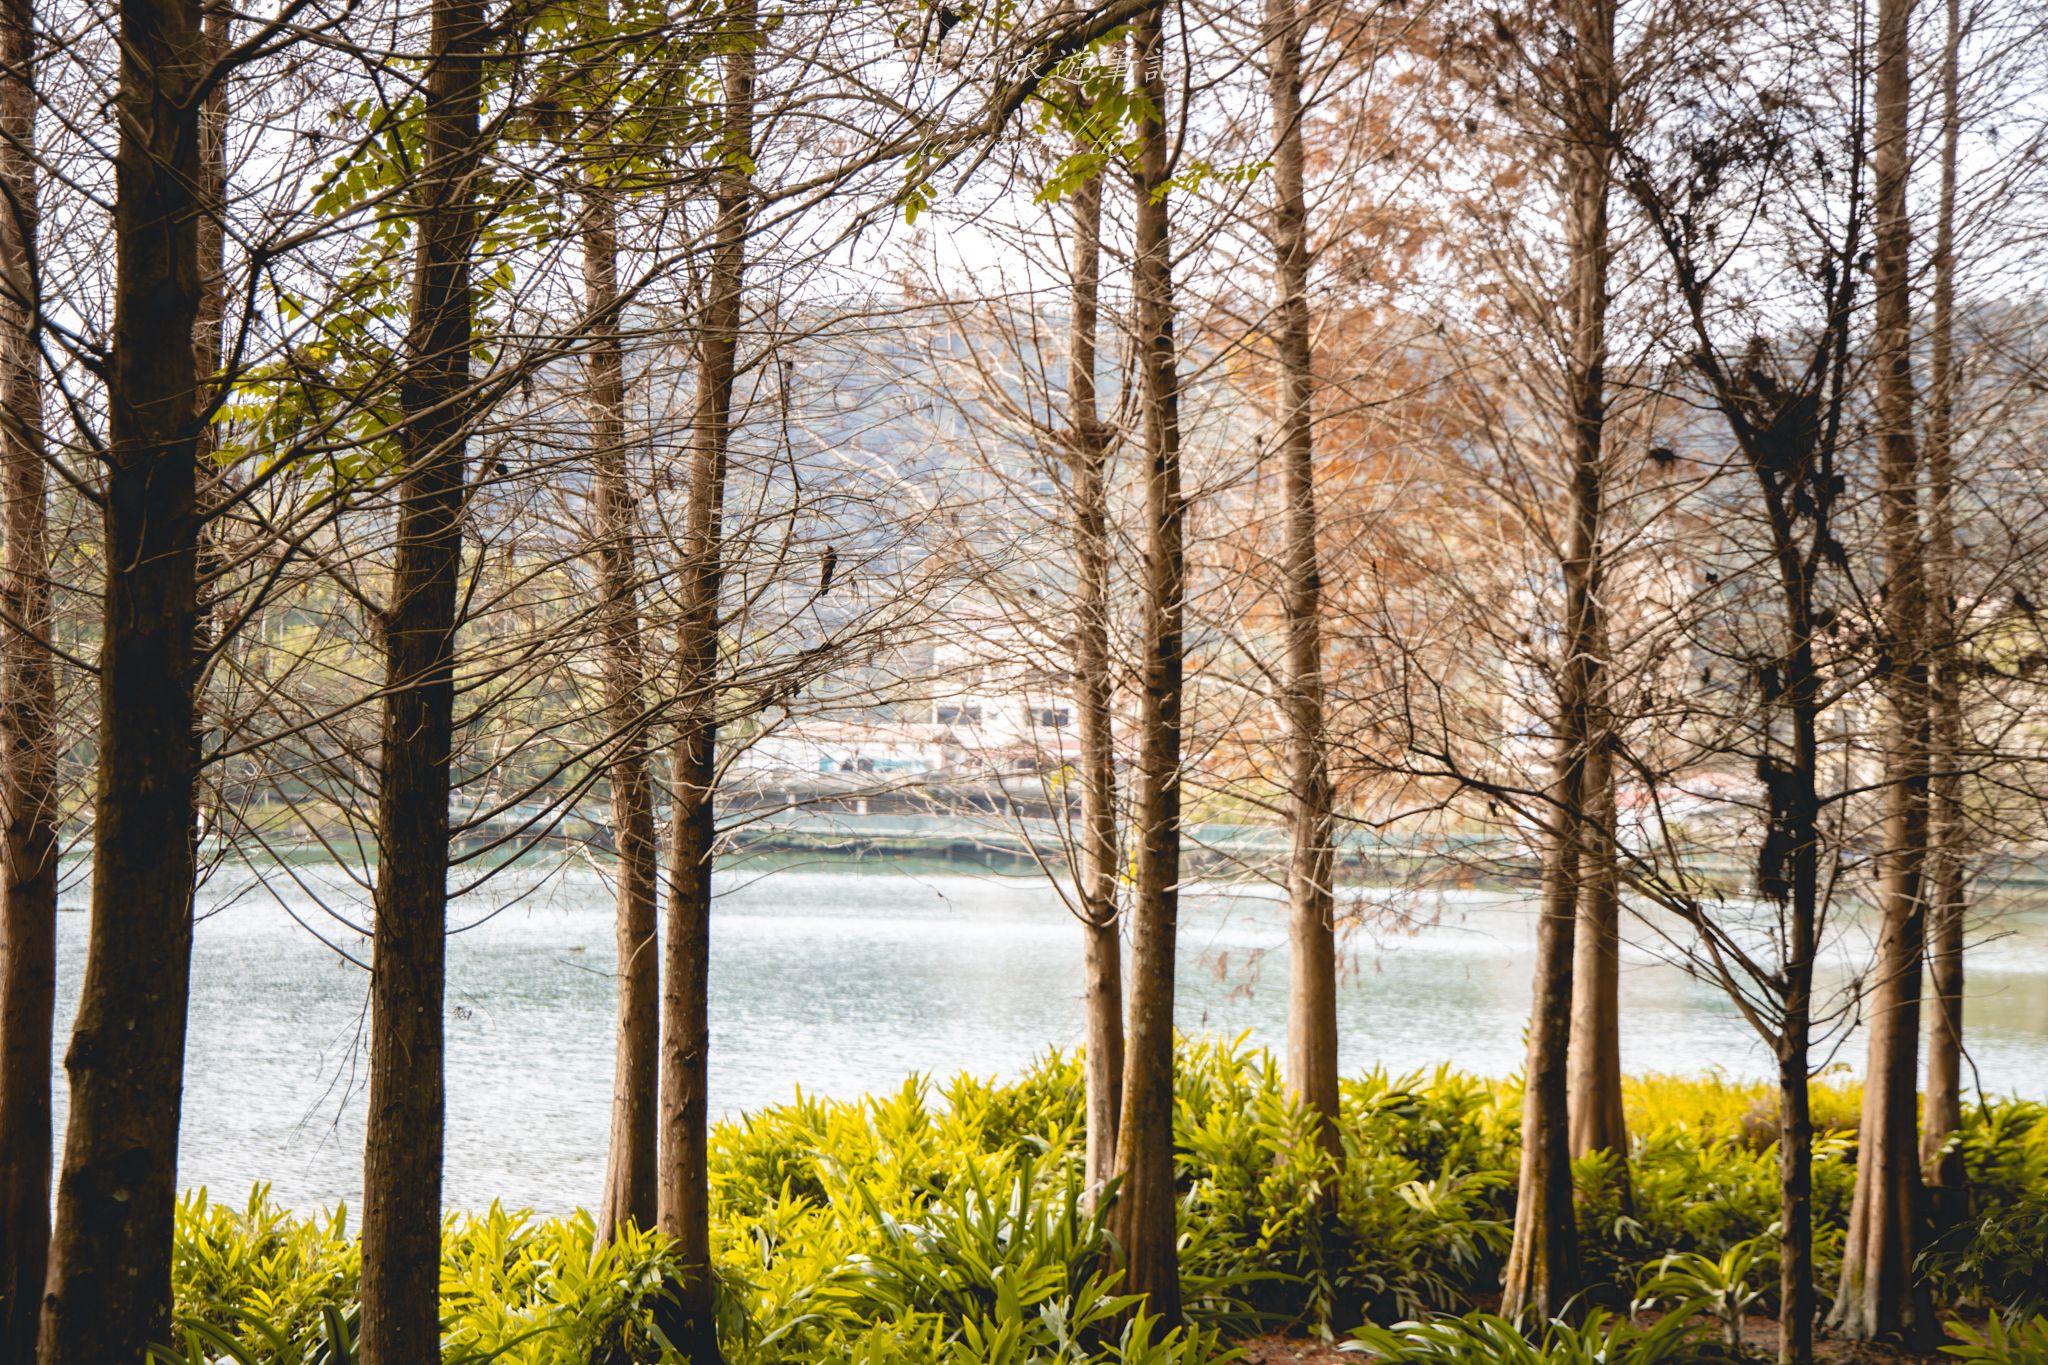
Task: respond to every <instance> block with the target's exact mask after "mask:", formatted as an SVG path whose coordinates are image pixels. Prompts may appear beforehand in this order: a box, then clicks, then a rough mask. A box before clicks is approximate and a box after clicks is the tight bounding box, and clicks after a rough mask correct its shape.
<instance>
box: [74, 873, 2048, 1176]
mask: <svg viewBox="0 0 2048 1365" xmlns="http://www.w3.org/2000/svg"><path fill="white" fill-rule="evenodd" d="M720 889H721V892H722V894H721V896H720V899H719V902H718V907H717V911H716V915H715V919H714V924H713V944H714V948H713V964H712V980H711V1011H712V1031H713V1041H712V1061H711V1101H712V1108H713V1111H714V1112H723V1113H725V1114H736V1113H738V1112H740V1111H743V1110H747V1109H751V1108H756V1107H759V1106H761V1105H766V1104H773V1103H776V1102H778V1101H782V1100H786V1099H788V1098H789V1097H790V1096H791V1095H792V1094H793V1093H795V1091H796V1090H797V1089H799V1088H801V1089H802V1090H804V1091H805V1092H807V1093H814V1094H823V1095H830V1096H837V1097H851V1096H856V1095H859V1094H861V1093H863V1092H868V1091H875V1090H881V1089H889V1088H894V1087H896V1086H898V1085H900V1084H901V1083H902V1081H903V1079H904V1077H905V1076H906V1075H907V1074H908V1073H911V1072H914V1071H916V1072H925V1073H932V1074H936V1075H938V1076H941V1077H944V1076H948V1075H951V1074H952V1073H954V1072H957V1071H963V1070H965V1071H973V1072H976V1073H980V1074H983V1075H991V1074H992V1075H997V1076H1006V1075H1011V1074H1014V1073H1015V1072H1016V1071H1017V1070H1018V1069H1020V1068H1021V1067H1023V1066H1025V1065H1026V1064H1028V1063H1029V1061H1030V1060H1031V1059H1032V1058H1033V1057H1034V1056H1035V1055H1037V1054H1038V1053H1040V1052H1042V1051H1043V1050H1044V1049H1045V1048H1046V1047H1047V1046H1049V1045H1056V1046H1063V1047H1064V1046H1071V1045H1073V1044H1074V1043H1076V1042H1078V1041H1079V1039H1080V1036H1081V1006H1080V999H1079V989H1078V982H1079V979H1080V977H1079V973H1080V956H1081V955H1080V935H1079V931H1078V930H1077V928H1076V927H1075V925H1074V923H1073V921H1072V920H1071V919H1070V918H1069V917H1068V916H1067V914H1066V912H1065V910H1064V909H1063V908H1062V907H1061V904H1060V902H1059V899H1058V898H1057V896H1056V895H1055V894H1054V893H1053V892H1052V891H1051V890H1050V889H1049V888H1048V887H1047V886H1046V885H1045V884H1044V883H1043V882H1038V881H1032V880H1025V879H1010V878H1000V877H995V876H992V875H987V874H973V873H963V872H959V871H940V872H931V873H923V872H917V871H902V870H896V871H881V870H870V869H868V868H867V867H866V866H864V865H862V866H857V865H843V866H824V867H820V866H816V865H812V866H809V867H805V868H792V869H783V870H779V871H775V872H774V873H773V874H772V875H763V874H761V873H758V872H756V873H740V874H734V875H732V876H730V877H722V878H721V879H720ZM364 899H365V898H364V897H363V895H362V894H361V893H360V892H359V891H358V890H356V889H355V888H353V887H350V886H348V885H347V884H346V883H345V882H343V881H342V880H341V879H340V877H339V874H338V873H336V872H335V871H334V870H332V869H318V868H314V869H306V868H300V869H297V870H296V872H295V876H294V877H293V878H286V877H283V876H281V875H279V874H276V873H269V874H266V875H265V876H263V877H262V878H261V879H260V880H259V879H258V878H256V877H255V876H254V875H253V874H251V873H248V872H246V871H243V872H227V873H223V874H220V875H219V876H217V877H216V878H215V879H214V881H213V882H212V883H211V884H210V885H209V886H208V887H207V889H206V891H205V893H204V894H203V896H202V902H201V904H202V910H203V911H205V912H206V918H205V919H204V921H203V922H202V923H201V925H200V927H199V931H198V943H197V948H196V956H195V961H194V964H193V982H192V990H193V1001H192V1021H191V1034H190V1044H189V1047H190V1051H189V1058H188V1062H187V1071H186V1086H185V1111H184V1137H183V1147H182V1155H181V1169H180V1176H181V1179H182V1182H183V1183H184V1184H187V1185H202V1184H203V1185H206V1186H208V1187H210V1189H211V1190H212V1191H213V1193H214V1194H215V1195H216V1196H217V1197H233V1198H239V1197H240V1196H241V1195H242V1194H243V1193H244V1192H246V1190H247V1189H248V1187H249V1186H250V1184H251V1183H252V1182H254V1181H258V1180H262V1181H268V1182H270V1183H271V1184H272V1185H273V1187H274V1193H275V1195H276V1197H277V1198H278V1199H280V1200H281V1201H283V1202H285V1203H288V1204H292V1205H296V1206H299V1207H310V1206H312V1205H315V1204H324V1203H331V1202H333V1201H335V1200H340V1199H346V1200H349V1201H351V1202H353V1201H354V1200H355V1198H356V1192H357V1189H358V1187H359V1183H360V1160H361V1159H360V1152H361V1137H362V1110H363V1103H362V1101H363V1093H362V1092H363V1084H364V1079H365V1077H364V1073H363V1053H362V1047H361V1044H362V1041H363V1033H364V1030H365V1028H366V1025H367V1018H366V1013H365V1009H366V1007H365V984H366V978H365V975H364V973H363V972H362V971H361V970H360V969H359V968H358V967H356V966H354V965H352V964H350V963H349V962H348V961H346V960H344V958H342V957H341V956H338V955H337V953H336V951H335V950H334V949H333V948H330V947H329V946H325V945H323V944H322V943H321V942H320V941H319V940H318V939H317V938H315V937H314V935H313V934H312V933H311V932H309V931H308V928H307V927H303V926H307V925H310V926H312V927H313V928H317V929H318V930H319V931H320V932H321V933H322V934H324V935H326V936H327V937H328V938H329V939H330V940H331V941H332V942H333V944H334V945H335V946H336V947H338V948H340V949H342V950H344V951H347V952H350V953H354V954H356V955H357V956H359V957H361V958H363V959H365V960H367V956H368V945H367V943H366V942H365V941H364V940H363V939H362V938H361V937H360V935H359V934H358V933H357V932H355V930H354V929H353V928H350V927H347V925H345V924H343V923H340V922H337V920H336V918H334V917H333V916H331V915H330V914H329V913H328V910H327V909H323V908H322V907H323V905H324V906H326V907H328V908H329V909H332V910H333V911H335V912H337V913H339V914H340V915H343V916H346V917H350V918H353V919H354V921H355V922H356V923H361V922H362V916H363V914H364V913H365V912H364V911H363V909H362V905H363V902H364ZM83 903H84V900H83V892H82V891H81V892H73V893H67V895H66V898H65V908H66V909H67V910H75V909H82V908H83ZM1393 908H1396V909H1398V910H1400V911H1402V912H1403V913H1405V914H1407V915H1410V916H1413V917H1418V918H1421V919H1426V920H1432V921H1434V923H1433V924H1432V925H1431V927H1428V928H1425V929H1420V930H1418V931H1415V932H1413V933H1408V932H1402V931H1398V930H1391V931H1390V930H1382V931H1379V932H1373V933H1361V934H1356V935H1354V936H1353V937H1352V939H1351V940H1350V948H1349V952H1348V956H1347V960H1346V966H1347V976H1346V981H1345V983H1344V988H1343V992H1342V995H1341V1009H1342V1027H1343V1031H1344V1032H1343V1060H1344V1065H1345V1067H1346V1068H1347V1069H1348V1070H1363V1069H1365V1068H1368V1067H1372V1066H1375V1065H1381V1066H1386V1067H1390V1068H1393V1069H1396V1070H1404V1069H1410V1068H1418V1067H1428V1066H1433V1065H1435V1064H1437V1063H1439V1062H1445V1061H1448V1062H1451V1063H1453V1064H1455V1065H1457V1066H1460V1067H1464V1068H1467V1069H1470V1070H1473V1071H1478V1072H1483V1073H1488V1074H1504V1073H1507V1072H1511V1071H1513V1070H1515V1069H1516V1068H1517V1067H1518V1066H1519V1065H1520V1061H1521V1042H1520V1039H1521V1031H1522V1026H1523V1022H1524V1017H1525V1015H1526V1013H1527V1009H1528V998H1529V979H1528V976H1529V966H1530V960H1531V956H1532V951H1533V925H1532V919H1531V915H1530V911H1529V906H1528V903H1527V902H1526V901H1524V900H1521V899H1519V898H1513V897H1504V896H1501V895H1498V894H1486V893H1449V894H1445V895H1443V896H1440V897H1439V896H1436V895H1433V894H1432V895H1430V896H1428V897H1426V898H1419V899H1409V900H1403V901H1401V902H1399V903H1398V905H1396V906H1394V907H1393ZM451 918H452V922H453V923H455V924H457V925H459V926H467V927H465V928H464V929H463V932H460V933H458V934H456V935H455V937H454V938H453V939H452V941H451V944H450V952H449V963H448V968H449V1020H448V1034H449V1039H448V1042H449V1046H448V1095H449V1116H448V1157H447V1166H448V1173H447V1190H446V1195H447V1200H448V1202H449V1204H451V1205H454V1206H467V1207H474V1206H481V1205H483V1204H486V1203H488V1202H489V1201H490V1200H493V1199H499V1200H503V1201H504V1202H505V1203H507V1204H508V1205H514V1206H533V1207H537V1208H540V1209H544V1210H548V1211H562V1210H566V1209H568V1208H570V1207H573V1206H575V1205H578V1204H589V1203H591V1202H593V1201H594V1200H595V1199H596V1197H597V1195H598V1191H599V1186H600V1183H601V1179H602V1175H603V1163H604V1144H605V1133H606V1126H607V1119H608V1110H607V1105H608V1102H609V1088H610V1084H611V1066H612V1063H611V1054H612V981H611V977H610V975H609V973H610V971H611V966H612V958H613V954H612V939H611V901H610V890H609V887H608V886H607V885H606V884H605V883H604V881H603V880H602V879H601V878H600V877H599V876H598V875H597V874H596V873H595V872H592V871H590V870H588V869H584V868H578V869H574V870H569V871H560V872H555V873H553V874H543V873H541V872H538V871H526V870H520V871H518V872H515V873H512V874H508V875H505V876H502V877H500V878H499V879H496V880H494V881H493V882H491V883H490V884H489V885H487V886H486V887H485V888H484V889H483V890H481V891H478V892H475V893H472V894H470V895H468V896H466V897H464V898H463V899H462V900H461V901H460V902H459V903H458V905H457V907H456V911H455V913H454V915H453V916H452V917H451ZM302 922H303V924H302ZM85 929H86V916H85V915H84V914H82V913H67V914H65V915H63V916H62V922H61V927H60V937H59V952H60V957H61V961H60V991H61V998H60V1001H59V1009H60V1011H61V1018H62V1019H63V1020H64V1021H66V1023H67V1024H68V1020H69V1018H70V1013H71V1010H72V1008H73V1006H74V1004H75V1002H76V997H77V989H78V978H79V974H80V971H81V969H82V967H83V957H84V950H85ZM2003 930H2004V932H2005V936H2004V937H2002V938H2000V939H1998V940H1997V941H1996V942H1993V943H1990V944H1988V945H1987V946H1985V947H1983V948H1982V949H1980V950H1979V951H1977V952H1976V953H1975V955H1974V957H1973V959H1972V963H1971V968H1970V970H1971V982H1970V988H1971V991H1972V995H1971V997H1970V1006H1969V1014H1968V1020H1967V1024H1968V1029H1969V1034H1970V1038H1971V1044H1972V1050H1973V1053H1974V1061H1975V1063H1976V1066H1977V1068H1978V1071H1979V1075H1980V1077H1981V1080H1982V1083H1983V1085H1984V1086H1985V1087H1986V1088H1987V1089H1988V1090H1991V1091H1994V1092H2018V1093H2022V1094H2026V1095H2029V1096H2034V1097H2048V919H2044V918H2042V917H2040V916H2038V915H2017V916H2013V917H2011V918H2009V919H2008V920H2007V921H2006V922H2005V924H2004V925H2003ZM1181 948H1182V962H1181V974H1180V996H1179V1000H1180V1008H1179V1017H1180V1022H1181V1026H1182V1027H1183V1028H1184V1029H1186V1030H1190V1031H1205V1032H1213V1033H1222V1034H1226V1035H1234V1034H1237V1033H1239V1032H1244V1031H1249V1033H1250V1034H1251V1036H1252V1039H1253V1040H1254V1041H1255V1042H1257V1043H1260V1044H1264V1045H1268V1046H1273V1047H1278V1046H1279V1045H1280V1044H1281V1042H1282V1037H1281V1032H1282V1029H1283V1027H1284V1019H1285V1001H1284V995H1285V990H1286V979H1287V967H1286V934H1285V927H1284V923H1283V919H1282V915H1281V907H1279V906H1278V905H1276V904H1275V903H1274V902H1273V901H1271V900H1270V899H1267V898H1265V897H1262V896H1258V895H1254V894H1250V893H1240V894H1228V895H1226V894H1208V895H1199V896H1192V897H1190V898H1189V899H1188V900H1187V901H1186V903H1185V904H1184V908H1183V912H1182V926H1181ZM1866 948H1867V941H1866V940H1865V938H1864V936H1863V935H1862V934H1861V933H1860V932H1859V931H1856V930H1853V929H1852V930H1851V931H1850V932H1849V933H1848V935H1847V936H1846V941H1845V948H1844V950H1843V951H1844V952H1845V954H1853V953H1855V952H1861V951H1864V950H1865V949H1866ZM1622 996H1623V999H1622V1009H1623V1014H1622V1029H1623V1032H1622V1051H1623V1063H1624V1065H1625V1066H1626V1067H1627V1068H1628V1069H1630V1070H1633V1071H1646V1070H1664V1071H1681V1072H1693V1071H1698V1070H1701V1069H1704V1068H1709V1067H1721V1068H1725V1069H1726V1070H1728V1071H1730V1072H1734V1073H1742V1074H1756V1075H1762V1074H1764V1072H1765V1070H1766V1067H1767V1061H1768V1059H1767V1057H1766V1056H1765V1054H1764V1053H1763V1052H1762V1051H1761V1050H1760V1049H1759V1048H1758V1046H1757V1045H1756V1043H1755V1041H1754V1037H1753V1035H1752V1034H1751V1033H1750V1032H1749V1030H1748V1027H1747V1026H1746V1025H1745V1024H1744V1023H1743V1022H1742V1021H1741V1020H1740V1019H1739V1018H1738V1017H1737V1016H1736V1014H1735V1013H1734V1011H1733V1010H1732V1009H1731V1008H1730V1007H1729V1005H1728V1004H1727V1003H1726V1002H1725V1001H1724V1000H1723V999H1722V998H1721V997H1720V996H1719V995H1718V994H1717V993H1716V992H1715V991H1714V990H1712V989H1711V988H1710V987H1707V986H1703V985H1700V984H1697V983H1694V982H1692V981H1690V980H1688V979H1687V978H1686V977H1685V976H1684V975H1682V974H1681V973H1680V972H1679V971H1677V970H1676V969H1675V968H1673V967H1670V966H1667V965H1664V964H1662V963H1660V962H1658V961H1657V960H1656V959H1655V958H1654V956H1652V955H1651V954H1649V953H1647V952H1644V951H1640V950H1635V951H1631V952H1630V953H1629V954H1628V957H1627V960H1626V965H1625V966H1624V970H1623V978H1622ZM67 1031H68V1029H60V1034H62V1033H64V1032H67ZM63 1044H64V1039H63V1038H62V1037H61V1036H60V1038H59V1042H58V1047H59V1051H60V1052H61V1050H62V1047H63ZM1860 1051H1861V1048H1860V1040H1855V1041H1852V1043H1851V1045H1849V1046H1846V1047H1844V1048H1843V1049H1842V1050H1841V1056H1842V1057H1843V1058H1844V1059H1845V1060H1847V1061H1850V1062H1860ZM57 1074H58V1080H59V1084H60V1086H61V1083H62V1069H61V1067H59V1068H58V1072H57ZM60 1103H61V1098H60ZM58 1121H59V1125H60V1127H59V1131H60V1132H61V1124H62V1115H61V1113H60V1115H59V1120H58Z"/></svg>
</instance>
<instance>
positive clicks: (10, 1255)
mask: <svg viewBox="0 0 2048 1365" xmlns="http://www.w3.org/2000/svg"><path fill="white" fill-rule="evenodd" d="M35 136H36V51H35V37H34V13H33V6H32V5H31V4H30V3H29V0H5V3H0V525H4V528H5V534H6V537H7V545H6V550H5V559H4V562H0V614H4V619H0V819H4V821H5V834H4V842H0V876H4V878H5V884H4V886H0V1362H5V1363H6V1365H13V1363H14V1362H22V1363H23V1365H28V1363H29V1362H32V1361H33V1360H34V1359H35V1349H36V1330H37V1326H38V1320H39V1318H40V1316H41V1313H42V1298H43V1272H44V1269H45V1268H46V1265H47V1262H48V1257H49V1249H50V1147H51V1116H50V1048H51V1044H52V1041H53V1036H54V1029H55V1023H54V1019H53V1013H54V1010H55V995H56V970H57V829H56V819H55V813H54V811H53V809H52V807H51V797H52V790H51V788H52V785H53V782H54V776H55V774H54V768H55V760H56V754H55V745H56V736H55V734H54V733H53V731H54V727H55V724H56V717H55V710H56V681H55V675H54V674H53V672H52V666H51V658H50V652H49V650H48V649H47V648H46V647H45V644H46V640H47V638H48V634H49V629H50V592H49V584H48V576H49V551H48V546H47V536H46V531H47V517H48V512H47V505H46V475H45V471H44V467H43V457H44V449H43V401H42V363H41V357H40V355H39V353H38V351H37V346H36V338H35V310H36V307H37V304H38V290H37V282H36V272H35V270H34V268H33V263H34V260H35V250H36V233H37V229H38V226H39V223H40V213H39V210H38V196H37V189H36V164H35Z"/></svg>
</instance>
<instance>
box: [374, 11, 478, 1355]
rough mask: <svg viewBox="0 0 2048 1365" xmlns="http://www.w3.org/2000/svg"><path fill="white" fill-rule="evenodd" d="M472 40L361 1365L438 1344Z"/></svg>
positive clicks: (405, 669)
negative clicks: (443, 1016)
mask: <svg viewBox="0 0 2048 1365" xmlns="http://www.w3.org/2000/svg"><path fill="white" fill-rule="evenodd" d="M485 40H486V29H485V22H484V7H483V5H482V4H481V3H480V0H434V4H433V7H432V11H431V30H430V33H429V36H428V39H427V49H426V53H425V58H426V68H427V70H426V81H425V104H424V107H423V109H422V111H421V125H420V127H421V140H422V145H423V148H424V152H423V157H422V174H421V176H420V178H419V181H418V184H417V188H416V191H415V193H416V212H417V218H416V221H415V226H414V232H415V248H414V250H415V258H414V262H413V284H412V312H411V317H410V320H409V326H408V330H407V334H406V339H405V353H404V361H403V371H402V373H401V376H400V379H399V402H400V405H401V407H402V408H403V410H404V414H405V419H406V426H405V430H404V433H403V435H402V438H401V441H402V443H401V458H402V459H403V462H404V465H403V470H402V474H401V479H400V483H399V489H398V520H397V531H396V535H397V540H396V547H395V557H394V561H393V565H392V572H391V581H390V588H389V598H388V601H387V602H386V604H385V605H384V607H383V608H382V621H381V625H382V627H383V646H384V656H385V684H384V695H383V701H382V734H381V742H380V749H379V754H378V771H377V851H378V864H377V881H376V902H375V903H376V934H375V939H374V956H373V960H372V964H371V969H370V971H371V974H370V1097H369V1098H370V1116H369V1129H368V1132H367V1134H366V1136H365V1139H364V1150H363V1272H362V1276H363V1278H362V1329H361V1331H362V1358H363V1361H364V1365H406V1363H407V1362H414V1361H418V1360H421V1359H427V1358H431V1357H432V1356H433V1355H434V1354H435V1353H436V1352H438V1351H439V1349H440V1345H439V1343H440V1339H441V1315H440V1287H441V1155H442V1145H443V1140H444V1132H445V1122H446V1103H447V1101H446V1091H445V1084H444V1080H443V1076H442V1059H443V1056H444V1047H445V1044H444V1039H443V1021H442V1007H443V1006H442V1001H443V992H444V990H445V982H446V971H447V965H446V964H447V943H446V937H445V935H446V933H447V910H448V849H449V780H450V762H451V758H452V754H453V749H454V742H455V719H454V711H455V659H456V627H457V624H458V621H459V619H460V616H461V611H460V607H459V604H458V601H457V588H458V580H459V578H460V575H461V565H462V535H463V519H464V512H465V506H466V503H467V501H468V498H469V488H468V471H467V465H466V443H467V440H468V438H469V411H468V408H469V405H470V403H471V402H472V401H473V396H472V394H471V392H470V390H471V381H470V352H471V347H472V344H473V327H474V313H473V310H474V305H475V300H474V285H473V282H472V279H471V266H472V260H471V258H472V256H473V254H474V252H475V249H476V238H477V210H476V202H475V200H476V194H477V186H476V183H475V182H476V176H477V173H478V169H479V161H480V128H479V123H480V118H481V108H482V88H483V46H484V43H485Z"/></svg>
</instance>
